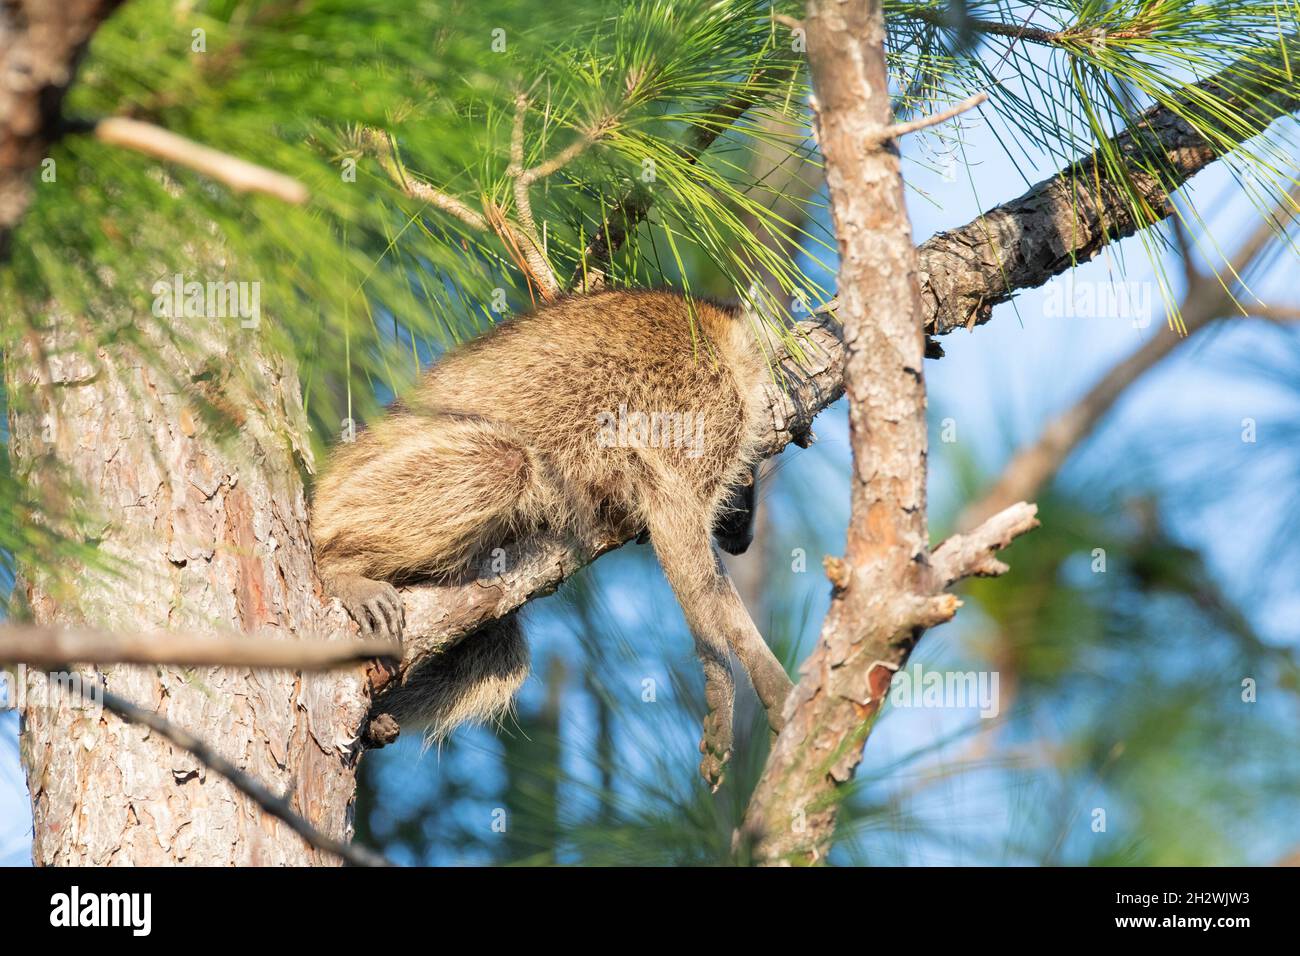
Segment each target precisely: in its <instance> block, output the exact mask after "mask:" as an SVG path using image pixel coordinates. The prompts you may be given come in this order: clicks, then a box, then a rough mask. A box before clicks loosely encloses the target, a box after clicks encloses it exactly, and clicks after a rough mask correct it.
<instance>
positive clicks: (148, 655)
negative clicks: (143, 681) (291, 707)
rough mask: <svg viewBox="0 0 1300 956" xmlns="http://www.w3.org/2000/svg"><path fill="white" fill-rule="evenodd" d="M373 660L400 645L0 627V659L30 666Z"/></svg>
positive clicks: (308, 666) (396, 653)
mask: <svg viewBox="0 0 1300 956" xmlns="http://www.w3.org/2000/svg"><path fill="white" fill-rule="evenodd" d="M376 658H380V659H385V660H389V661H392V662H394V663H397V662H400V661H401V659H402V646H401V644H400V643H399V642H397V641H386V640H371V639H361V638H347V639H344V640H327V639H325V638H324V636H319V637H315V638H313V637H310V636H302V635H299V638H298V639H296V640H272V639H269V638H259V637H250V636H247V635H229V634H218V635H211V636H206V637H196V636H192V635H189V634H176V633H172V632H169V631H159V632H156V633H146V634H112V633H108V632H105V631H92V630H81V629H71V628H68V629H64V628H53V627H34V626H20V625H14V626H9V627H5V628H2V629H0V661H4V662H6V663H15V664H17V663H22V664H28V665H30V666H32V667H57V666H59V665H62V664H65V663H67V662H68V661H76V662H78V663H88V664H91V663H93V664H174V665H177V666H180V667H257V668H266V669H268V670H273V669H279V670H295V671H324V670H334V669H336V668H340V667H347V666H349V665H351V664H356V663H359V662H361V661H368V660H373V659H376Z"/></svg>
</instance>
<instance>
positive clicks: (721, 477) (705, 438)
mask: <svg viewBox="0 0 1300 956" xmlns="http://www.w3.org/2000/svg"><path fill="white" fill-rule="evenodd" d="M767 379H768V365H767V362H766V360H765V358H764V355H763V350H762V348H761V347H760V345H759V344H758V341H757V339H756V337H755V335H754V330H753V329H752V328H750V325H749V323H747V322H745V321H743V320H742V318H741V317H740V316H739V315H738V313H737V311H736V310H734V309H731V308H727V307H724V306H719V305H715V304H711V303H708V302H704V301H699V300H693V301H690V302H688V301H687V300H686V299H684V298H683V297H681V296H679V295H675V294H673V293H668V292H634V291H610V292H602V293H597V294H593V295H584V296H573V297H570V298H566V299H562V300H560V301H558V302H556V303H553V304H550V305H547V306H544V307H542V308H541V309H538V310H537V311H535V312H533V313H531V314H528V315H523V316H520V317H518V318H515V319H513V320H510V321H508V322H504V323H502V324H501V325H499V326H497V327H496V328H494V329H492V330H491V331H490V332H488V333H487V334H485V335H484V336H482V337H481V338H479V339H477V340H475V341H473V342H471V343H469V344H467V345H465V346H463V347H461V348H458V349H455V350H453V351H451V352H450V353H449V354H447V355H446V356H445V357H443V358H442V360H441V361H439V362H438V363H437V364H436V365H434V367H433V368H432V369H431V370H430V371H429V372H428V373H427V375H426V376H425V378H424V380H423V382H422V383H421V384H420V385H418V386H417V387H416V388H415V389H414V390H413V391H412V393H411V394H410V395H409V396H407V397H406V399H405V401H404V402H402V403H399V404H397V405H395V406H394V407H393V409H392V410H391V412H390V414H389V415H387V416H386V417H384V418H383V419H381V420H379V421H378V422H376V423H375V424H374V425H373V426H371V427H370V428H368V429H365V430H364V431H362V432H360V433H358V435H357V436H356V441H355V442H352V443H347V444H343V445H340V446H339V447H338V448H337V449H336V450H335V452H334V454H333V456H332V459H331V461H330V462H329V464H328V466H327V468H326V470H325V473H324V476H323V477H322V479H321V481H320V483H319V485H318V486H317V489H316V493H315V501H314V504H313V514H312V526H313V536H314V538H315V542H316V549H317V558H318V563H319V566H320V568H321V571H322V577H323V578H324V580H325V582H326V585H327V587H329V588H330V589H331V590H332V591H333V592H334V593H335V594H336V595H337V596H339V597H340V598H341V599H342V600H343V602H344V604H345V605H346V606H347V607H348V609H349V611H350V612H351V613H352V614H353V616H354V617H356V618H357V619H358V621H359V622H360V623H361V624H362V625H363V627H367V628H368V629H375V630H380V631H390V632H391V631H397V630H399V629H400V614H401V608H400V601H399V600H398V599H397V595H396V593H395V592H394V591H393V589H392V587H391V586H390V585H391V583H400V582H402V581H406V580H410V579H416V578H434V579H439V580H454V579H458V578H466V577H469V576H472V575H474V574H475V573H478V572H480V571H484V568H485V565H484V562H485V561H486V560H487V559H489V558H490V556H491V553H492V551H493V549H496V548H504V549H506V554H507V555H508V554H509V550H510V545H511V543H512V542H514V541H516V540H518V539H520V538H522V537H523V536H526V535H528V534H529V533H530V532H532V531H534V530H536V529H538V528H541V527H547V528H550V529H553V530H556V531H570V532H573V533H575V534H577V535H581V536H586V535H587V534H589V533H591V532H592V531H593V530H595V529H597V528H613V529H617V530H619V531H621V532H623V533H626V534H633V533H637V532H640V531H643V530H648V531H649V533H650V538H651V541H652V542H653V544H654V546H655V549H656V552H657V554H658V556H659V558H660V563H661V564H662V565H663V567H664V570H665V572H666V573H667V576H668V579H669V581H670V583H671V584H672V586H673V588H674V590H675V591H676V593H677V595H678V599H679V601H680V602H681V603H682V606H683V608H684V609H685V611H686V616H687V620H688V623H690V625H691V628H692V632H693V633H694V635H695V638H696V643H697V646H698V647H699V649H700V653H701V657H702V660H703V661H704V666H705V673H706V680H707V684H708V687H707V696H708V698H709V710H710V716H711V717H714V718H715V723H716V722H719V721H721V720H723V719H724V718H725V722H726V725H727V726H726V729H725V732H723V731H722V730H720V729H716V728H715V730H714V732H713V733H712V734H710V732H709V729H708V727H707V725H706V735H705V736H706V744H707V745H708V747H707V748H706V761H708V760H709V757H708V753H709V748H713V749H715V750H718V749H719V748H721V750H720V752H718V753H716V754H715V755H714V758H715V759H714V762H715V763H717V765H718V766H717V769H720V766H721V763H722V762H723V761H725V759H726V752H729V748H730V718H731V713H730V711H731V677H730V667H729V663H728V660H729V658H728V655H727V649H728V645H730V646H731V649H732V650H735V651H736V653H737V654H738V655H739V657H740V658H741V660H742V661H743V662H744V663H745V664H746V666H747V668H748V669H749V671H750V674H751V676H752V677H754V683H755V686H756V687H758V689H759V693H760V696H761V697H763V702H764V704H765V705H767V707H768V711H769V716H770V718H771V721H772V723H773V725H774V726H776V725H778V724H779V721H780V717H779V711H780V703H781V702H783V701H784V697H785V692H786V690H788V688H789V680H788V678H787V677H786V675H785V672H784V670H783V669H781V667H780V665H779V664H777V663H776V661H775V659H774V658H773V657H772V655H771V653H770V651H768V650H767V647H766V645H764V644H763V642H762V639H761V638H760V637H758V634H757V631H756V630H755V629H754V627H753V624H752V622H750V621H749V618H748V616H747V615H746V614H745V612H744V609H743V607H741V606H740V602H739V599H738V598H737V597H736V596H735V591H734V589H733V588H732V587H731V584H730V581H729V579H728V578H727V577H726V573H725V571H723V570H722V568H721V565H720V563H719V561H718V559H717V557H716V554H715V552H714V551H713V547H712V541H711V537H712V534H713V532H714V530H715V528H716V529H717V530H718V531H719V532H720V533H725V537H724V538H723V539H721V540H722V543H723V545H724V546H725V547H728V548H729V549H731V550H735V549H737V548H739V549H742V550H743V547H744V545H745V544H747V543H748V536H749V531H748V520H747V519H746V518H744V517H743V516H742V518H741V520H739V521H738V520H737V518H736V514H735V512H736V511H737V510H739V509H743V508H744V507H745V504H746V503H748V504H749V505H751V506H752V501H753V494H752V492H753V465H754V460H755V457H756V451H757V446H758V441H759V438H760V436H761V435H762V434H763V432H764V430H765V428H766V427H767V418H768V416H769V413H768V411H767V401H766V395H765V390H764V384H765V382H766V381H767ZM656 423H657V427H656ZM647 424H648V425H649V427H648V428H647V427H645V426H646V425H647ZM737 502H739V504H737ZM485 573H486V572H485ZM738 615H739V616H738ZM741 618H743V621H742V620H741ZM755 642H757V645H758V646H755ZM759 647H761V650H759ZM526 670H527V650H526V647H525V645H524V642H523V636H522V632H521V631H520V630H519V628H518V625H517V622H516V621H515V620H514V618H513V617H512V618H511V619H509V620H508V621H506V622H505V623H501V624H498V625H495V626H494V627H493V628H491V629H490V630H488V631H480V632H478V633H476V634H474V635H470V636H469V637H467V638H465V639H464V640H463V641H462V642H461V643H460V644H459V645H458V646H457V647H456V648H455V649H454V650H453V651H452V652H450V653H449V654H448V658H447V660H446V661H445V662H444V666H442V667H441V672H440V673H439V674H438V676H437V677H436V679H435V678H430V679H429V686H428V693H427V694H425V695H424V698H425V700H426V706H425V708H424V709H423V712H422V713H421V714H419V715H406V716H407V719H408V720H409V719H412V718H414V717H418V718H419V719H422V720H426V721H428V722H429V724H430V728H431V730H432V732H433V734H434V735H435V736H442V735H445V734H446V733H448V732H449V731H450V730H451V729H452V728H453V727H454V726H456V725H457V724H459V723H463V722H466V721H476V720H490V719H493V718H494V717H497V716H498V715H499V714H500V713H502V711H503V710H504V709H505V708H507V707H508V706H509V702H510V699H511V697H512V696H513V694H514V692H515V690H517V689H518V687H519V685H520V684H521V683H522V681H523V680H524V677H525V676H526ZM724 671H725V673H724ZM756 671H757V673H756ZM774 708H775V711H774ZM397 716H398V717H399V719H401V715H397ZM706 776H709V773H708V772H707V771H706Z"/></svg>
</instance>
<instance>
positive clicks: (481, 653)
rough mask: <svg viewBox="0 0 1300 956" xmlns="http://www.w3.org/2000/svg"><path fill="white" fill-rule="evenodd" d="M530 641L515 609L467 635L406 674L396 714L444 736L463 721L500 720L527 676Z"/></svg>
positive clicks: (435, 738) (437, 737)
mask: <svg viewBox="0 0 1300 956" xmlns="http://www.w3.org/2000/svg"><path fill="white" fill-rule="evenodd" d="M528 658H529V655H528V641H527V640H526V639H525V637H524V631H523V628H522V627H521V626H520V623H519V613H518V612H517V611H515V612H512V613H510V614H507V615H506V616H505V617H502V618H499V619H498V620H495V621H491V622H490V623H488V624H485V625H484V626H483V627H481V628H479V629H478V630H477V631H475V632H474V633H473V634H469V635H466V636H465V637H464V638H462V639H461V640H460V641H459V642H458V643H457V644H455V645H454V646H452V647H451V648H449V649H448V650H447V651H445V652H444V653H441V654H438V655H436V656H435V657H433V658H432V659H431V660H429V661H428V662H427V663H425V664H422V665H421V666H420V668H419V669H418V670H417V671H416V672H415V673H414V674H412V675H411V676H410V677H409V678H408V679H407V684H406V687H405V688H403V694H402V699H403V701H405V702H406V703H404V704H403V705H401V707H399V709H398V710H397V711H396V712H395V713H394V714H393V716H394V717H396V718H397V720H398V722H399V723H400V724H401V725H402V726H403V727H408V726H409V727H412V728H414V727H416V726H419V727H422V728H423V729H424V734H425V740H426V741H430V742H441V741H442V740H444V739H445V738H446V737H447V736H448V735H449V734H450V733H451V732H452V731H453V730H455V729H456V728H457V727H459V726H460V725H462V724H482V723H492V722H496V721H500V720H501V719H502V718H503V717H505V715H506V714H507V713H509V712H510V708H511V705H512V704H513V702H514V698H515V694H516V693H518V691H519V688H520V687H521V686H523V683H524V680H525V679H526V678H527V677H528V665H529V660H528Z"/></svg>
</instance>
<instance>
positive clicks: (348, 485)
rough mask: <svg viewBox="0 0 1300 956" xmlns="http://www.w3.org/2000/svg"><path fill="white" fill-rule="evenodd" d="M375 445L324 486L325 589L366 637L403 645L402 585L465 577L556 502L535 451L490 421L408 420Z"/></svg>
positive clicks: (377, 436) (320, 529)
mask: <svg viewBox="0 0 1300 956" xmlns="http://www.w3.org/2000/svg"><path fill="white" fill-rule="evenodd" d="M369 441H370V442H371V444H372V445H373V446H377V450H374V449H371V450H370V451H371V453H370V454H369V455H368V456H367V457H365V458H364V459H360V460H356V461H355V462H348V461H347V460H346V459H344V460H342V461H341V462H340V464H342V465H344V466H345V467H343V468H341V469H340V468H336V469H335V470H333V471H331V472H330V473H328V474H327V475H326V476H325V478H324V479H323V480H322V481H321V484H320V486H319V487H318V488H317V495H316V500H315V502H314V503H313V507H312V535H313V538H314V540H315V543H316V560H317V566H318V568H319V570H320V573H321V578H322V581H323V582H324V583H325V585H326V589H327V590H328V591H329V592H330V593H331V594H333V595H334V596H336V597H338V598H339V599H340V600H341V601H342V602H343V604H344V606H345V607H346V608H347V609H348V612H349V613H350V614H352V616H353V617H354V618H355V619H356V621H357V623H358V624H360V625H361V626H362V628H363V629H366V630H368V631H371V632H375V631H378V632H380V633H385V634H390V635H393V636H397V635H399V634H400V632H401V628H402V624H403V621H402V614H401V607H402V604H401V600H400V597H399V596H398V594H397V591H396V590H395V589H394V588H393V586H392V585H393V583H394V582H402V581H406V580H410V579H417V578H428V579H436V580H452V579H455V578H456V577H458V576H460V575H463V574H464V573H466V572H467V571H469V570H471V569H472V567H473V565H474V564H475V562H477V561H479V560H481V559H482V557H483V556H484V555H485V554H486V553H487V552H489V551H490V550H491V548H493V547H496V546H499V544H500V543H501V542H503V541H505V540H508V539H509V537H510V536H511V535H512V534H514V533H517V532H519V531H522V530H525V529H527V528H529V527H531V526H533V525H535V524H536V523H537V522H539V521H540V520H541V518H542V513H543V511H544V510H545V505H546V501H547V498H548V496H547V494H546V492H545V487H546V486H545V485H544V483H543V480H542V477H541V467H540V465H539V463H538V460H537V458H536V456H535V455H534V454H533V452H532V451H531V450H530V449H529V448H528V447H526V446H525V445H524V444H523V443H522V442H521V441H520V440H519V439H518V438H517V437H516V435H515V433H514V432H513V430H512V429H510V428H509V427H508V426H506V425H504V424H502V423H499V422H494V421H491V420H489V419H486V418H482V417H479V416H468V415H450V414H434V415H419V416H414V415H413V416H403V417H402V418H400V419H398V420H390V421H387V422H384V423H382V424H381V425H380V426H378V427H377V428H376V429H375V430H374V433H373V434H372V435H371V437H370V438H369ZM349 464H352V465H353V467H346V466H347V465H349Z"/></svg>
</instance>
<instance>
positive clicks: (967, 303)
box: [920, 35, 1300, 335]
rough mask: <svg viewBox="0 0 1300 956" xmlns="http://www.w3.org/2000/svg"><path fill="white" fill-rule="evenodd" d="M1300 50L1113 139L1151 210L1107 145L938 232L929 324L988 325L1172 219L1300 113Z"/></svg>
mask: <svg viewBox="0 0 1300 956" xmlns="http://www.w3.org/2000/svg"><path fill="white" fill-rule="evenodd" d="M1298 56H1300V40H1298V39H1297V37H1296V36H1294V35H1291V36H1288V37H1287V38H1285V40H1284V41H1281V42H1280V44H1279V46H1278V48H1277V49H1276V50H1274V51H1273V52H1272V53H1271V54H1269V55H1254V56H1249V57H1243V58H1242V59H1240V60H1238V61H1237V62H1235V63H1233V64H1232V65H1231V66H1229V67H1227V68H1225V69H1224V70H1223V71H1222V72H1220V73H1217V74H1215V75H1214V76H1213V77H1210V78H1209V79H1206V80H1202V81H1201V82H1199V83H1196V84H1193V85H1191V86H1189V87H1187V88H1186V89H1185V90H1184V91H1183V92H1182V93H1180V94H1179V95H1178V96H1177V97H1175V98H1174V100H1173V102H1172V103H1171V105H1169V106H1153V107H1151V108H1150V109H1148V110H1147V111H1145V112H1144V113H1143V114H1142V115H1141V116H1140V117H1138V118H1137V120H1136V121H1135V122H1134V123H1133V124H1132V125H1130V126H1129V127H1128V129H1126V130H1125V131H1124V132H1123V133H1121V134H1120V135H1118V136H1116V137H1115V138H1114V139H1113V140H1112V141H1111V145H1112V147H1113V149H1112V151H1113V153H1115V154H1118V155H1119V156H1122V157H1123V158H1124V169H1123V170H1122V172H1121V173H1120V175H1122V176H1123V177H1125V178H1126V180H1127V185H1128V186H1129V187H1130V188H1135V189H1136V190H1137V193H1138V195H1139V196H1140V198H1141V200H1142V206H1141V207H1139V208H1141V209H1142V212H1141V214H1140V215H1135V214H1134V211H1133V205H1132V204H1131V203H1130V201H1129V198H1128V196H1129V193H1128V192H1126V190H1125V188H1124V187H1125V185H1126V183H1125V182H1121V181H1120V180H1119V179H1117V178H1116V173H1115V171H1114V170H1113V169H1112V168H1111V167H1110V166H1109V165H1108V164H1107V163H1106V162H1105V161H1104V156H1105V152H1104V151H1103V150H1100V149H1099V150H1097V151H1095V152H1093V153H1092V154H1091V155H1090V156H1089V157H1087V158H1086V159H1084V160H1082V161H1081V162H1078V163H1075V164H1073V165H1071V166H1068V167H1066V168H1065V169H1063V170H1061V171H1060V172H1059V173H1057V174H1056V175H1055V176H1052V177H1050V178H1049V179H1046V180H1044V181H1043V182H1041V183H1039V184H1038V185H1036V186H1034V187H1032V188H1031V189H1030V190H1029V191H1028V192H1026V193H1025V194H1024V195H1022V196H1020V197H1019V198H1018V199H1014V200H1012V201H1011V202H1009V203H1006V204H1004V205H1002V206H998V207H997V208H995V209H991V210H989V211H988V212H987V213H985V214H984V215H983V216H981V217H980V218H978V219H976V220H974V221H972V222H970V223H968V224H967V225H965V226H962V227H961V228H959V229H954V230H951V231H947V232H940V233H936V234H935V235H934V236H933V237H931V238H930V239H929V240H928V241H927V242H925V243H924V244H923V245H922V246H921V249H920V267H921V295H922V297H923V298H924V299H925V302H926V311H927V316H928V318H927V322H926V329H927V331H928V332H929V333H930V334H932V335H943V334H946V333H948V332H951V331H952V330H953V329H957V328H970V327H973V326H976V325H981V324H983V323H984V322H987V321H988V320H989V318H990V317H991V316H992V314H993V307H994V306H995V305H998V304H999V303H1002V302H1006V301H1008V300H1009V299H1010V298H1011V297H1012V296H1013V295H1014V294H1015V293H1016V292H1018V291H1020V290H1021V289H1030V288H1034V287H1035V286H1040V285H1042V284H1043V283H1044V282H1046V281H1047V280H1048V279H1051V278H1052V277H1053V276H1057V275H1060V274H1061V273H1063V272H1065V271H1066V270H1067V269H1069V268H1071V267H1072V266H1074V265H1076V264H1077V263H1079V262H1086V261H1087V260H1089V259H1091V258H1092V257H1093V256H1095V255H1096V254H1097V253H1098V252H1099V251H1101V249H1102V247H1103V246H1105V245H1108V244H1109V243H1112V242H1115V241H1116V240H1119V239H1123V238H1126V237H1128V236H1131V235H1133V234H1134V233H1135V232H1137V231H1138V230H1139V229H1142V228H1145V227H1147V226H1150V225H1152V224H1154V223H1156V222H1159V221H1160V220H1162V219H1164V218H1166V217H1168V216H1169V215H1170V214H1171V213H1172V211H1173V207H1172V205H1171V203H1170V201H1169V196H1170V194H1171V193H1173V192H1174V191H1175V190H1177V189H1178V188H1179V187H1180V186H1182V185H1183V184H1184V183H1185V182H1187V180H1189V179H1190V178H1191V177H1193V176H1195V175H1196V174H1197V173H1198V172H1200V171H1201V170H1202V169H1204V168H1205V167H1206V166H1208V165H1209V164H1210V163H1212V162H1214V161H1215V160H1216V159H1219V158H1220V157H1222V156H1224V155H1226V154H1227V153H1228V152H1230V150H1231V147H1232V146H1233V145H1235V144H1237V143H1241V142H1244V141H1245V140H1246V139H1248V138H1250V137H1251V136H1254V135H1258V134H1259V133H1262V132H1263V131H1264V130H1266V129H1267V128H1268V127H1269V126H1270V125H1271V124H1272V123H1274V122H1275V121H1276V120H1277V119H1279V118H1280V117H1283V116H1286V115H1289V114H1292V113H1294V112H1295V111H1296V110H1297V109H1300V83H1297V81H1296V79H1295V78H1294V76H1292V75H1291V73H1290V70H1289V68H1288V62H1291V63H1294V62H1296V58H1297V57H1298ZM1209 104H1214V105H1213V106H1211V105H1209ZM1193 118H1194V119H1195V120H1196V125H1193V123H1192V122H1190V120H1191V119H1193ZM1198 127H1199V129H1198ZM1201 129H1203V130H1205V131H1206V132H1208V133H1209V134H1210V135H1211V137H1212V139H1207V138H1206V136H1204V135H1202V133H1201V132H1200V130H1201Z"/></svg>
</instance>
